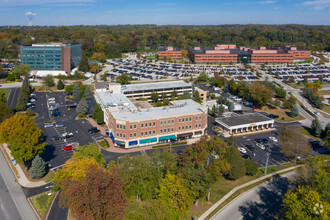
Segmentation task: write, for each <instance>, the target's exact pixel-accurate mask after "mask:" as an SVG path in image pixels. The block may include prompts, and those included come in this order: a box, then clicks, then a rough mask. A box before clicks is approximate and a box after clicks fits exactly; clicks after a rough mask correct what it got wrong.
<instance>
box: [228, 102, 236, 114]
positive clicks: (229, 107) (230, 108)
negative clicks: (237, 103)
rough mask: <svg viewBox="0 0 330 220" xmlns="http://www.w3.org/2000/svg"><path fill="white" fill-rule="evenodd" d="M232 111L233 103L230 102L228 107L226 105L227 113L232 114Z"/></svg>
mask: <svg viewBox="0 0 330 220" xmlns="http://www.w3.org/2000/svg"><path fill="white" fill-rule="evenodd" d="M234 109H235V107H234V103H232V102H230V103H229V105H228V111H230V112H233V111H234Z"/></svg>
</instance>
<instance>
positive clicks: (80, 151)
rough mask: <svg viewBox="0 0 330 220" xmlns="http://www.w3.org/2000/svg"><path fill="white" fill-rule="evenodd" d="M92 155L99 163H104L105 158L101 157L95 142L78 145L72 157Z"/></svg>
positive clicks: (80, 157)
mask: <svg viewBox="0 0 330 220" xmlns="http://www.w3.org/2000/svg"><path fill="white" fill-rule="evenodd" d="M90 157H93V158H94V159H95V160H96V162H98V163H99V164H100V165H102V166H104V165H105V160H104V159H103V155H102V153H101V151H100V149H99V147H98V146H97V145H96V144H95V143H90V144H89V145H84V146H79V147H77V148H76V150H75V152H74V153H73V157H72V158H73V159H83V158H90Z"/></svg>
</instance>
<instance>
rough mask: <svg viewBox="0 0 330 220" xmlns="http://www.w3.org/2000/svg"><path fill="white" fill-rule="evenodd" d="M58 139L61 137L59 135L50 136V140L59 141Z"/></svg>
mask: <svg viewBox="0 0 330 220" xmlns="http://www.w3.org/2000/svg"><path fill="white" fill-rule="evenodd" d="M59 140H62V137H60V136H53V137H52V141H59Z"/></svg>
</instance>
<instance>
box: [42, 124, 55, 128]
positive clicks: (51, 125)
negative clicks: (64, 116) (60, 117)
mask: <svg viewBox="0 0 330 220" xmlns="http://www.w3.org/2000/svg"><path fill="white" fill-rule="evenodd" d="M44 127H45V128H50V127H53V123H47V124H45V125H44Z"/></svg>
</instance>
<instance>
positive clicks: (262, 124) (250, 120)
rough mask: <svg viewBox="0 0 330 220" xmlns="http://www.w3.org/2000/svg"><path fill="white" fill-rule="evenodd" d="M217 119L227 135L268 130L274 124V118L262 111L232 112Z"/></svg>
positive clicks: (221, 129)
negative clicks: (241, 113)
mask: <svg viewBox="0 0 330 220" xmlns="http://www.w3.org/2000/svg"><path fill="white" fill-rule="evenodd" d="M215 121H216V123H217V124H218V127H219V128H220V131H222V132H223V134H224V135H225V136H226V135H235V134H241V133H252V132H257V131H261V130H267V129H270V128H272V127H273V126H274V120H273V119H270V118H268V117H266V116H264V115H262V114H260V113H247V114H243V115H239V114H235V113H232V114H231V115H225V116H223V117H218V118H216V119H215Z"/></svg>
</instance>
